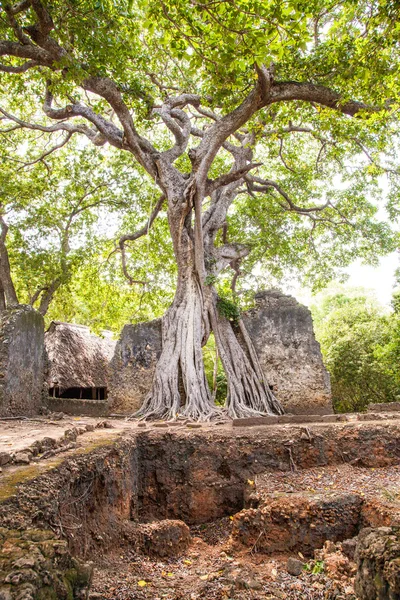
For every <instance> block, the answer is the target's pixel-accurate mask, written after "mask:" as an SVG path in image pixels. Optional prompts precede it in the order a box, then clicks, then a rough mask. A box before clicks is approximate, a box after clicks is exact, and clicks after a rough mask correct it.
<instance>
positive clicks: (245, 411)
mask: <svg viewBox="0 0 400 600" xmlns="http://www.w3.org/2000/svg"><path fill="white" fill-rule="evenodd" d="M209 310H210V319H211V326H212V329H213V332H214V336H215V340H216V343H217V347H218V351H219V355H220V357H221V361H222V365H223V367H224V371H225V374H226V377H227V380H228V397H227V401H226V408H227V411H228V415H229V416H230V417H232V418H233V419H238V418H246V417H258V416H262V415H274V414H278V415H280V414H283V409H282V407H281V405H280V403H279V401H278V400H277V398H275V396H274V395H273V393H272V392H271V390H270V389H269V386H268V383H267V381H266V379H265V376H264V374H263V372H262V370H261V367H260V364H259V361H258V357H257V354H256V350H255V348H254V346H253V343H252V341H251V339H250V336H249V335H248V333H247V331H246V328H245V325H244V323H243V321H241V320H240V321H239V328H240V331H241V334H242V339H243V342H244V344H245V346H246V350H247V352H246V351H245V350H244V349H243V348H242V346H241V345H240V343H239V341H238V338H237V336H236V334H235V332H234V330H233V328H232V325H231V323H230V321H228V319H226V318H225V317H223V316H221V315H220V314H219V313H218V308H217V297H216V293H215V291H213V292H212V293H211V294H210V303H209Z"/></svg>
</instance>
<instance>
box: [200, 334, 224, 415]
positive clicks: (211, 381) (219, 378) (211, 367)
mask: <svg viewBox="0 0 400 600" xmlns="http://www.w3.org/2000/svg"><path fill="white" fill-rule="evenodd" d="M203 358H204V368H205V371H206V377H207V382H208V387H209V388H210V390H211V393H212V394H213V397H214V399H215V403H216V404H217V405H218V406H225V403H226V398H227V395H228V382H227V379H226V375H225V371H224V369H223V367H222V362H221V359H220V358H219V356H218V351H217V346H216V343H215V338H214V335H213V334H211V335H210V337H209V338H208V340H207V343H206V344H205V346H203Z"/></svg>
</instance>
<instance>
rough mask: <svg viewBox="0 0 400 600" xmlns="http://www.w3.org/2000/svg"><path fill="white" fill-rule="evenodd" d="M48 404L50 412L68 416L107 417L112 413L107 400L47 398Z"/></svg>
mask: <svg viewBox="0 0 400 600" xmlns="http://www.w3.org/2000/svg"><path fill="white" fill-rule="evenodd" d="M46 403H47V406H48V408H49V409H50V410H52V411H54V410H55V411H61V412H62V413H65V414H66V415H86V416H88V417H105V416H107V415H108V414H109V412H110V410H109V403H108V401H107V400H80V399H79V398H51V397H47V398H46Z"/></svg>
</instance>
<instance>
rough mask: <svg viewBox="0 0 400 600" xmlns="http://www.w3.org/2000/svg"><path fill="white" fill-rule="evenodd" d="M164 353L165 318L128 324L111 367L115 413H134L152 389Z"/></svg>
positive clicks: (112, 402) (110, 392)
mask: <svg viewBox="0 0 400 600" xmlns="http://www.w3.org/2000/svg"><path fill="white" fill-rule="evenodd" d="M160 354H161V319H155V320H154V321H149V322H145V323H138V324H136V325H125V327H124V328H123V329H122V332H121V337H120V339H119V340H118V342H117V345H116V348H115V353H114V357H113V359H112V360H111V364H110V387H109V392H108V398H109V403H110V407H111V412H112V413H113V412H116V413H128V414H132V413H133V412H135V411H136V410H138V409H139V408H140V407H141V405H142V403H143V400H144V397H145V396H146V394H147V392H148V391H149V390H150V389H151V384H152V379H153V374H154V370H155V367H156V363H157V361H158V358H159V357H160Z"/></svg>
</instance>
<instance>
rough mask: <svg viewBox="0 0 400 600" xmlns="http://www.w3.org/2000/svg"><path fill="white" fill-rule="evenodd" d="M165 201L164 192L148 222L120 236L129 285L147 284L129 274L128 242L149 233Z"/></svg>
mask: <svg viewBox="0 0 400 600" xmlns="http://www.w3.org/2000/svg"><path fill="white" fill-rule="evenodd" d="M164 202H165V196H164V194H163V195H162V196H160V198H159V199H158V200H157V202H156V205H155V207H154V208H153V210H152V212H151V215H150V217H149V218H148V220H147V221H146V223H145V224H144V225H143V227H141V228H140V229H138V230H137V231H135V233H127V234H125V235H122V236H121V237H120V238H119V242H118V246H119V250H120V252H121V262H122V271H123V273H124V275H125V277H126V279H127V280H128V281H129V285H133V284H134V283H137V284H140V285H145V284H146V282H145V281H137V280H136V279H133V277H132V276H131V275H130V274H129V272H128V266H127V260H126V242H133V241H135V240H138V239H139V238H140V237H142V236H144V235H147V234H148V232H149V229H150V227H151V226H152V225H153V223H154V221H155V219H156V217H157V215H158V213H159V212H160V211H161V209H162V206H163V204H164Z"/></svg>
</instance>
